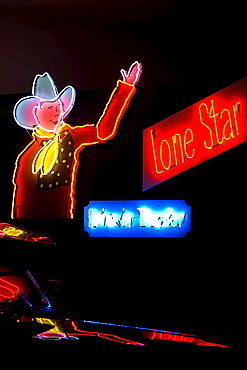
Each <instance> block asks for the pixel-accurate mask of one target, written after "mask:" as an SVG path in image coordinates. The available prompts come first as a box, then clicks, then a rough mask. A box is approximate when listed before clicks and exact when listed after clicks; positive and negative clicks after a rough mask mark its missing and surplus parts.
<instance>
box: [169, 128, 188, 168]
mask: <svg viewBox="0 0 247 370" xmlns="http://www.w3.org/2000/svg"><path fill="white" fill-rule="evenodd" d="M186 131H187V130H186ZM177 137H178V141H179V148H180V156H181V161H182V163H184V153H183V147H182V139H181V135H180V134H175V135H173V136H172V143H173V151H174V157H175V166H177V164H178V160H177V145H176V144H177Z"/></svg>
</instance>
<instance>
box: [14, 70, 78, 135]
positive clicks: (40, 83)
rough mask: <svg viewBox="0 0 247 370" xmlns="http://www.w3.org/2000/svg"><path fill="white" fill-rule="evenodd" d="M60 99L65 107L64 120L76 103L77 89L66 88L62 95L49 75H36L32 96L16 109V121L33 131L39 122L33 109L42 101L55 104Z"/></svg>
mask: <svg viewBox="0 0 247 370" xmlns="http://www.w3.org/2000/svg"><path fill="white" fill-rule="evenodd" d="M58 99H60V101H61V102H62V106H63V114H62V118H63V119H64V118H65V117H66V116H67V115H68V114H69V112H70V111H71V109H72V108H73V105H74V102H75V89H74V88H73V86H70V85H68V86H66V87H65V88H64V89H63V90H62V91H61V92H60V93H58V90H57V87H56V85H55V83H54V81H53V79H52V78H51V76H50V75H49V73H47V72H45V73H43V74H42V75H39V74H38V75H36V76H35V78H34V80H33V86H32V95H31V96H26V97H25V98H22V99H20V100H19V101H18V102H17V103H16V105H15V107H14V112H13V114H14V119H15V120H16V122H17V123H18V125H20V126H22V127H24V128H26V129H29V130H32V129H34V128H35V127H36V126H37V121H36V120H35V117H34V115H33V108H34V107H35V106H37V105H38V103H39V102H40V101H50V102H54V101H56V100H58Z"/></svg>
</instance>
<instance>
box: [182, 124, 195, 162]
mask: <svg viewBox="0 0 247 370" xmlns="http://www.w3.org/2000/svg"><path fill="white" fill-rule="evenodd" d="M187 132H190V134H191V139H190V140H187ZM193 140H194V135H193V131H192V130H191V129H190V128H187V130H186V131H185V133H184V153H185V155H186V157H187V158H189V159H191V158H193V157H194V155H195V149H192V155H191V156H190V155H188V153H187V145H188V144H189V143H191V142H192V141H193Z"/></svg>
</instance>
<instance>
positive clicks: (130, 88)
mask: <svg viewBox="0 0 247 370" xmlns="http://www.w3.org/2000/svg"><path fill="white" fill-rule="evenodd" d="M120 72H121V74H122V78H123V80H122V81H120V80H119V81H117V86H116V88H115V89H114V90H113V92H112V95H111V97H110V99H109V101H108V103H107V105H106V107H105V110H104V112H103V114H102V116H101V117H100V119H99V121H98V123H97V136H98V138H99V139H100V140H103V141H105V140H108V139H111V138H112V137H113V136H114V135H115V134H116V132H117V129H118V125H119V123H120V120H121V118H122V116H123V114H124V112H125V111H126V109H127V107H128V105H129V103H130V100H131V98H132V97H133V95H134V93H135V91H136V88H135V85H136V84H137V82H138V81H139V79H140V76H141V73H142V65H141V63H139V62H137V61H136V62H134V63H133V64H132V65H131V66H130V68H129V70H128V72H127V71H125V70H124V69H121V71H120Z"/></svg>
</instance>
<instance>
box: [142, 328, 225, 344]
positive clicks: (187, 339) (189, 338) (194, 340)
mask: <svg viewBox="0 0 247 370" xmlns="http://www.w3.org/2000/svg"><path fill="white" fill-rule="evenodd" d="M143 337H144V338H146V339H150V340H167V341H172V342H184V343H191V344H194V345H197V346H205V347H220V348H230V347H229V346H226V345H224V344H219V343H212V342H206V341H204V340H203V339H201V338H198V337H195V336H194V335H185V334H181V335H180V334H167V333H158V332H151V331H150V332H148V331H145V332H143Z"/></svg>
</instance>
